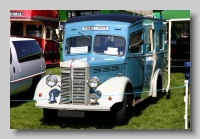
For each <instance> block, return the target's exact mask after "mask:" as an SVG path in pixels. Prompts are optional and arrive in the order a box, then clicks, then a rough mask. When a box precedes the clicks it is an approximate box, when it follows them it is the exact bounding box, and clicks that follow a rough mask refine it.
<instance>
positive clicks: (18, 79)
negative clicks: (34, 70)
mask: <svg viewBox="0 0 200 139" xmlns="http://www.w3.org/2000/svg"><path fill="white" fill-rule="evenodd" d="M44 73H46V71H43V72H40V73H38V74H34V75H31V76H27V77H24V78H21V79H18V80H14V81H11V82H10V83H11V84H12V83H15V82H18V81H21V80H25V79H28V78H31V77H34V76H37V75H40V74H44Z"/></svg>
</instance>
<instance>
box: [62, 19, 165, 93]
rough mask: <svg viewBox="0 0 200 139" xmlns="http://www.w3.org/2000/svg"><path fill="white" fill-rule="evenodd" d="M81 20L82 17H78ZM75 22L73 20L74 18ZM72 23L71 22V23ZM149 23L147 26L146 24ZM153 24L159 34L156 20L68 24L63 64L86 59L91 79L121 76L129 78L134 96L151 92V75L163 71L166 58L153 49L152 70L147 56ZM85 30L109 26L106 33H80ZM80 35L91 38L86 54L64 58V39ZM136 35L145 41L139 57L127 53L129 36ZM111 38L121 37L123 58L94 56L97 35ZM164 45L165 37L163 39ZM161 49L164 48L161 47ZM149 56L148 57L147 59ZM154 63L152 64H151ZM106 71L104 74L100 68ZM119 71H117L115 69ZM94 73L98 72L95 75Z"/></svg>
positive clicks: (162, 50)
mask: <svg viewBox="0 0 200 139" xmlns="http://www.w3.org/2000/svg"><path fill="white" fill-rule="evenodd" d="M81 18H83V17H81ZM74 19H75V18H74ZM74 19H73V20H74ZM147 23H148V24H147ZM153 24H154V29H155V32H156V33H157V32H158V33H159V31H160V29H163V28H164V27H165V26H164V25H163V23H162V22H158V20H146V21H145V22H144V21H138V22H137V21H135V24H131V23H128V22H119V21H108V20H105V21H102V20H95V21H82V22H77V21H76V20H74V22H72V21H70V22H69V23H67V24H66V26H65V34H64V36H65V39H64V45H63V60H64V61H66V60H71V59H72V58H76V59H85V60H86V61H87V62H88V64H89V65H90V76H97V77H98V78H99V79H100V82H101V83H102V82H104V81H106V80H108V79H109V78H111V77H115V76H117V75H118V73H122V75H123V76H126V77H128V78H129V79H130V80H131V82H132V84H133V86H134V91H135V92H140V93H135V95H136V96H137V95H141V91H142V90H143V88H144V87H146V88H148V89H150V80H151V73H152V72H153V73H154V72H155V71H156V70H157V69H158V68H160V69H163V68H164V62H163V61H164V55H165V54H166V52H165V49H166V47H164V48H165V49H161V50H160V48H157V47H156V46H155V49H154V55H155V57H156V63H155V69H154V71H152V70H153V60H147V59H148V58H149V59H153V58H152V57H153V55H152V52H149V47H150V46H149V43H148V41H149V34H148V31H149V29H152V26H153ZM85 26H108V27H109V30H104V31H93V30H92V31H91V30H89V31H88V30H87V31H83V30H82V28H83V27H85ZM115 28H121V30H116V29H115ZM78 31H80V32H81V33H82V34H84V35H90V36H92V47H91V51H90V52H89V53H83V54H66V53H65V47H64V46H65V45H66V39H67V38H68V37H72V36H80V34H79V33H78ZM139 31H142V32H143V35H142V39H143V40H144V44H143V45H142V46H141V52H140V53H129V50H128V46H129V45H131V44H129V39H130V36H131V35H132V34H135V33H137V32H139ZM101 34H103V35H114V36H121V37H124V38H125V40H126V48H125V53H124V55H123V56H111V55H106V54H96V53H94V52H93V45H94V44H93V43H94V38H95V36H96V35H101ZM156 35H157V34H154V37H155V39H154V41H157V40H156ZM162 41H164V37H163V38H162ZM163 45H164V44H163ZM155 52H159V53H155ZM147 55H148V56H147ZM154 62H155V61H154ZM111 66H115V70H114V71H112V70H111ZM104 67H107V68H105V69H107V71H106V72H103V68H104ZM117 67H118V68H117ZM97 71H101V72H98V73H97Z"/></svg>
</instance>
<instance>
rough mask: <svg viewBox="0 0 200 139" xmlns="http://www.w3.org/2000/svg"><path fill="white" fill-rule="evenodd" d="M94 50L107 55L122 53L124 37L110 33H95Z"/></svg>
mask: <svg viewBox="0 0 200 139" xmlns="http://www.w3.org/2000/svg"><path fill="white" fill-rule="evenodd" d="M94 52H95V53H97V54H107V55H119V56H122V55H124V52H125V39H124V38H123V37H118V36H111V35H97V36H96V37H95V40H94Z"/></svg>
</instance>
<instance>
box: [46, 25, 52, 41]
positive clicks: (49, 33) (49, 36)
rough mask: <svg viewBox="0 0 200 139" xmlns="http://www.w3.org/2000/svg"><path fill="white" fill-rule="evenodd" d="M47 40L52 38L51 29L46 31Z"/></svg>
mask: <svg viewBox="0 0 200 139" xmlns="http://www.w3.org/2000/svg"><path fill="white" fill-rule="evenodd" d="M46 38H47V39H50V38H51V29H50V28H47V29H46Z"/></svg>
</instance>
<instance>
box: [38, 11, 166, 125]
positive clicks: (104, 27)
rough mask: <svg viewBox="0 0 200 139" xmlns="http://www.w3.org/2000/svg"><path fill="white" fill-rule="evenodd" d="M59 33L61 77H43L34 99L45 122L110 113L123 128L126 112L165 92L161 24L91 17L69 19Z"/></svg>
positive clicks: (131, 18) (138, 19) (108, 16)
mask: <svg viewBox="0 0 200 139" xmlns="http://www.w3.org/2000/svg"><path fill="white" fill-rule="evenodd" d="M63 29H64V32H65V34H64V42H63V48H62V51H63V60H64V62H63V63H62V65H61V68H60V72H61V75H60V76H59V75H53V74H49V75H46V76H45V77H43V78H42V79H41V80H40V82H39V83H38V85H37V88H36V91H35V96H34V100H36V104H35V106H36V107H37V108H42V109H43V115H44V119H45V120H46V121H47V122H50V121H52V120H55V119H56V117H58V116H62V117H84V115H85V113H86V112H88V111H110V112H111V113H112V114H113V116H114V118H115V121H116V123H117V124H124V123H125V121H126V120H127V119H126V110H127V107H132V106H135V105H136V104H138V103H139V102H141V101H142V100H144V99H145V98H147V97H152V98H156V97H157V95H158V93H160V92H162V91H163V90H164V73H165V72H166V71H165V68H166V64H167V44H166V32H167V31H166V23H165V21H164V20H160V19H154V18H150V17H143V16H135V15H125V14H105V15H103V14H102V15H90V16H81V17H75V18H71V19H68V20H67V21H66V24H65V26H64V27H63Z"/></svg>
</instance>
